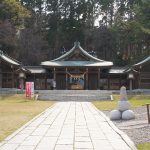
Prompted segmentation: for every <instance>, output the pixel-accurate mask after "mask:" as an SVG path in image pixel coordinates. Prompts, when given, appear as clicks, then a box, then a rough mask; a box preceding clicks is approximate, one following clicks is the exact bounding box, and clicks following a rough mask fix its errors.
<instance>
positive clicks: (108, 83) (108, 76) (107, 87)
mask: <svg viewBox="0 0 150 150" xmlns="http://www.w3.org/2000/svg"><path fill="white" fill-rule="evenodd" d="M107 78H108V87H107V88H108V90H109V89H110V75H109V74H108V77H107Z"/></svg>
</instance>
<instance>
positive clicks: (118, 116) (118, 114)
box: [110, 110, 121, 120]
mask: <svg viewBox="0 0 150 150" xmlns="http://www.w3.org/2000/svg"><path fill="white" fill-rule="evenodd" d="M110 119H111V120H119V119H121V112H120V111H119V110H112V111H111V112H110Z"/></svg>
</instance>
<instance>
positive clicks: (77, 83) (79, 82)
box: [68, 73, 85, 90]
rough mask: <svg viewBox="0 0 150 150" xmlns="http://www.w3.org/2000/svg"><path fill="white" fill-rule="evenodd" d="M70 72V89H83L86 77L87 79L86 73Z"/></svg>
mask: <svg viewBox="0 0 150 150" xmlns="http://www.w3.org/2000/svg"><path fill="white" fill-rule="evenodd" d="M68 74H69V80H68V81H69V82H68V84H69V89H70V90H83V89H84V86H85V84H84V79H85V77H84V76H85V73H84V74H70V73H68Z"/></svg>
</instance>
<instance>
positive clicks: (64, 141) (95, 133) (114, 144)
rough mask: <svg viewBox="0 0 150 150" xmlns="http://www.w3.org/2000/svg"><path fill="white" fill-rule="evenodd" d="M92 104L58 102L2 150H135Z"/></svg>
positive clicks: (15, 136) (9, 140)
mask: <svg viewBox="0 0 150 150" xmlns="http://www.w3.org/2000/svg"><path fill="white" fill-rule="evenodd" d="M134 149H136V148H135V146H134V143H133V142H132V141H131V140H130V139H129V138H128V137H127V136H126V135H125V134H124V133H123V132H121V131H120V130H118V129H117V128H116V127H115V126H114V124H113V123H112V122H110V121H109V119H108V118H107V117H106V116H105V115H104V114H103V113H102V112H100V111H98V110H97V109H96V108H95V107H94V106H93V105H92V104H91V103H90V102H58V103H56V104H55V105H54V106H53V107H52V108H48V109H47V110H46V111H44V112H43V113H42V114H40V115H39V116H38V117H36V118H34V119H33V120H31V121H30V122H29V123H27V124H26V125H24V126H23V127H22V128H20V129H19V130H18V131H16V132H15V133H14V134H12V135H11V136H9V137H8V138H6V139H5V141H3V143H1V146H0V150H134Z"/></svg>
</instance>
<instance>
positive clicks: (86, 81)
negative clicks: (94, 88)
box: [86, 68, 88, 90]
mask: <svg viewBox="0 0 150 150" xmlns="http://www.w3.org/2000/svg"><path fill="white" fill-rule="evenodd" d="M86 90H88V68H86Z"/></svg>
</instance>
